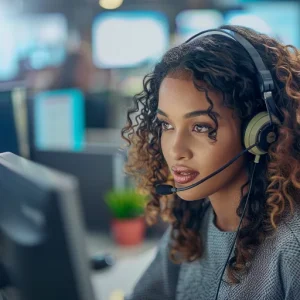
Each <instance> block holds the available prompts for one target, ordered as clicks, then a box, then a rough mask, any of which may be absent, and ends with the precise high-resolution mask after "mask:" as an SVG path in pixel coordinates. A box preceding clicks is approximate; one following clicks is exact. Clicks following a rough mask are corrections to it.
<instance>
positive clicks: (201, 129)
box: [193, 124, 212, 133]
mask: <svg viewBox="0 0 300 300" xmlns="http://www.w3.org/2000/svg"><path fill="white" fill-rule="evenodd" d="M211 129H212V128H211V127H210V126H208V125H201V124H196V125H195V126H194V129H193V131H195V132H199V133H204V132H209V131H211Z"/></svg>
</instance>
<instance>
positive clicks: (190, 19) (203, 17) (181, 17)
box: [176, 9, 223, 44]
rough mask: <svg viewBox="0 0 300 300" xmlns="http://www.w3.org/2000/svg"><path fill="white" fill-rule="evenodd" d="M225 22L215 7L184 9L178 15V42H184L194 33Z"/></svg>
mask: <svg viewBox="0 0 300 300" xmlns="http://www.w3.org/2000/svg"><path fill="white" fill-rule="evenodd" d="M222 24H223V15H222V14H221V12H219V11H217V10H215V9H189V10H183V11H181V12H180V13H179V14H178V15H177V16H176V35H177V36H176V39H177V40H176V43H178V44H179V43H182V42H184V41H186V40H187V39H189V38H190V37H191V36H193V35H194V34H197V33H199V32H200V31H204V30H207V29H213V28H217V27H219V26H221V25H222Z"/></svg>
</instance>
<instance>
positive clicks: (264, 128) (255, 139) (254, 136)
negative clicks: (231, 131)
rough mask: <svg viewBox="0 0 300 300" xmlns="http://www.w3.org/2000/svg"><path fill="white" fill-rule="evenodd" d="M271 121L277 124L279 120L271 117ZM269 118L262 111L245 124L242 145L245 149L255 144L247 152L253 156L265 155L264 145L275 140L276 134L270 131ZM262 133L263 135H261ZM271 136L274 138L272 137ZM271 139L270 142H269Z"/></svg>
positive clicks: (266, 113)
mask: <svg viewBox="0 0 300 300" xmlns="http://www.w3.org/2000/svg"><path fill="white" fill-rule="evenodd" d="M272 121H273V123H275V124H278V123H279V120H278V119H277V118H276V117H275V116H273V115H272ZM269 124H270V117H269V114H268V112H266V111H263V112H260V113H258V114H257V115H255V116H254V117H253V118H252V119H251V120H250V121H249V123H248V124H247V127H246V129H245V133H244V145H245V147H246V148H248V147H250V146H252V145H254V144H257V146H255V147H253V148H252V149H250V150H249V152H250V153H252V154H254V155H263V154H266V153H267V149H266V148H267V147H266V145H269V144H270V143H272V142H274V141H275V140H276V133H274V132H273V130H271V127H270V125H269ZM262 133H263V134H262ZM272 135H273V136H274V135H275V136H274V137H272ZM269 138H271V141H270V140H269Z"/></svg>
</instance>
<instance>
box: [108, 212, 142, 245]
mask: <svg viewBox="0 0 300 300" xmlns="http://www.w3.org/2000/svg"><path fill="white" fill-rule="evenodd" d="M111 230H112V234H113V237H114V239H115V241H116V242H117V243H118V244H120V245H124V246H133V245H138V244H140V243H142V242H143V240H144V236H145V220H144V218H143V217H138V218H134V219H113V220H112V223H111Z"/></svg>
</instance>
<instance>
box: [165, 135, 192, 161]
mask: <svg viewBox="0 0 300 300" xmlns="http://www.w3.org/2000/svg"><path fill="white" fill-rule="evenodd" d="M169 142H170V144H169V146H170V148H169V154H170V156H171V157H172V159H173V160H189V159H191V158H192V157H193V152H192V150H191V141H190V140H189V138H188V134H187V133H186V132H177V133H176V134H174V135H173V138H172V140H171V141H169Z"/></svg>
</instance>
